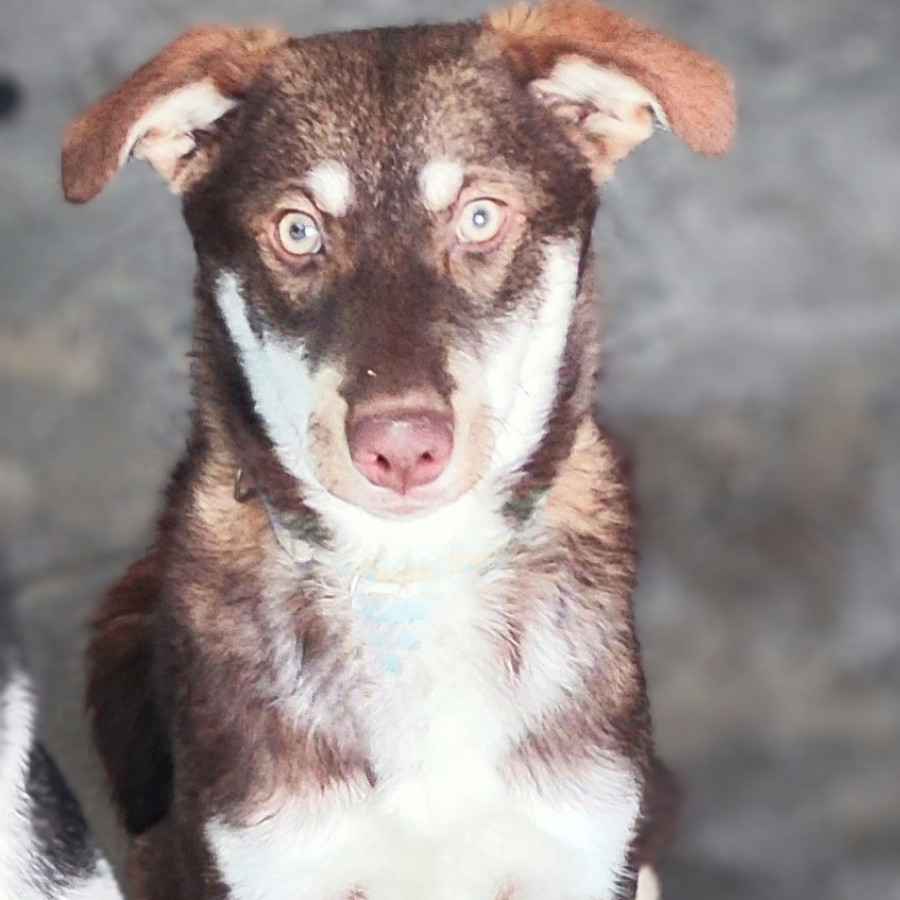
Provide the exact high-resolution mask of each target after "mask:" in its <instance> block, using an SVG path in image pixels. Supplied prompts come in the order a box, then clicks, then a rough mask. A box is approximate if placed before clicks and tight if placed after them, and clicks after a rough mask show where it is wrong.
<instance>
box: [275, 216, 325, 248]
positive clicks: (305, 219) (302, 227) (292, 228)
mask: <svg viewBox="0 0 900 900" xmlns="http://www.w3.org/2000/svg"><path fill="white" fill-rule="evenodd" d="M277 235H278V243H279V244H280V245H281V249H282V250H284V252H285V253H289V254H290V255H291V256H311V255H312V254H313V253H318V252H319V251H320V250H321V249H322V232H321V231H319V226H318V223H317V222H316V220H315V219H314V218H313V217H312V216H311V215H309V213H304V212H298V211H296V210H292V211H291V212H286V213H285V214H284V215H283V216H282V217H281V218H280V219H279V220H278V228H277Z"/></svg>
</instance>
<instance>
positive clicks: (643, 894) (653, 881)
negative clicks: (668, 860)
mask: <svg viewBox="0 0 900 900" xmlns="http://www.w3.org/2000/svg"><path fill="white" fill-rule="evenodd" d="M661 896H662V890H661V887H660V883H659V876H658V875H657V874H656V869H654V868H653V867H652V866H643V867H642V868H641V871H640V872H639V873H638V882H637V894H636V895H635V900H659V898H660V897H661Z"/></svg>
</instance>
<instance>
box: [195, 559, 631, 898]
mask: <svg viewBox="0 0 900 900" xmlns="http://www.w3.org/2000/svg"><path fill="white" fill-rule="evenodd" d="M344 586H345V588H346V593H344V594H342V595H339V596H337V597H336V598H334V599H333V601H332V602H333V603H334V604H335V605H336V606H338V607H340V608H342V609H343V611H344V613H346V615H347V619H346V626H347V634H346V641H347V643H348V645H349V647H350V648H351V652H350V654H349V658H352V659H353V660H354V661H353V663H352V664H350V665H349V666H345V667H343V668H342V674H341V677H342V678H345V679H348V681H347V682H345V684H344V686H343V687H341V688H340V690H341V692H342V696H343V697H344V698H345V699H346V702H347V706H346V707H345V708H343V709H341V710H340V712H339V715H342V716H343V715H346V716H352V717H353V718H354V719H355V720H356V721H357V722H358V723H359V727H361V729H362V731H363V740H364V741H365V744H366V750H367V754H368V762H369V765H370V767H371V774H372V775H373V776H374V777H373V778H372V782H373V783H372V784H369V783H368V782H357V783H354V784H345V785H342V786H341V787H339V788H336V789H333V790H326V791H323V792H321V793H319V794H317V795H316V796H315V797H314V798H312V799H310V798H309V797H303V798H299V797H294V796H291V795H290V794H283V795H281V796H278V797H276V798H274V799H273V803H272V806H271V807H270V808H267V809H265V810H260V811H259V814H258V815H257V816H255V817H254V819H253V821H252V822H249V823H247V824H246V825H244V826H242V827H231V826H227V825H225V824H224V823H223V822H222V821H213V822H211V823H209V824H208V825H207V829H206V834H207V839H208V840H209V843H210V847H211V850H212V852H213V856H214V858H215V859H216V862H217V864H218V867H219V869H220V871H221V874H222V878H223V880H224V882H225V884H226V885H227V886H228V887H229V889H230V892H231V896H232V897H233V898H234V900H250V898H254V900H256V898H259V900H270V898H271V900H289V898H290V900H293V898H296V897H298V896H302V897H304V898H309V900H347V898H350V897H365V898H367V900H407V898H408V900H413V898H416V900H420V898H421V897H423V896H429V897H434V898H439V897H446V898H447V900H498V898H501V897H505V896H515V897H516V898H517V900H530V898H532V897H534V898H535V900H536V898H538V897H540V898H541V900H548V898H552V897H559V898H576V897H577V898H581V897H587V896H591V897H597V898H607V897H610V896H611V894H610V893H609V891H611V889H612V886H613V885H614V883H615V880H616V878H617V877H618V874H619V872H620V871H621V866H622V864H623V860H624V850H625V847H626V846H627V843H628V841H629V839H630V836H631V833H632V827H633V823H634V818H635V815H636V812H637V796H636V793H635V785H634V780H633V776H632V774H631V772H630V770H629V767H628V766H627V765H624V761H621V760H607V761H599V760H598V761H597V763H596V764H593V763H592V764H591V766H589V767H586V768H585V770H584V771H582V772H579V773H577V774H575V775H574V776H573V777H570V778H569V781H568V783H566V784H561V785H559V786H557V787H555V788H554V791H553V794H554V796H552V797H549V796H544V795H542V792H541V791H540V790H536V789H535V786H534V785H533V784H532V783H530V782H529V781H528V779H526V780H524V781H523V780H522V779H521V777H520V778H519V779H518V780H517V778H516V777H515V776H513V775H512V774H511V770H510V768H509V765H508V760H509V755H510V753H511V751H512V749H513V748H514V747H515V746H516V745H517V743H518V742H519V741H520V740H521V739H522V738H523V736H524V735H525V734H526V733H527V731H528V727H529V723H533V722H534V721H536V720H538V719H539V717H540V712H541V709H546V708H553V707H554V706H555V705H557V704H559V703H560V702H563V699H564V696H565V694H566V692H567V690H569V689H570V688H571V686H572V685H571V683H570V682H567V679H566V678H564V677H562V678H561V677H560V674H561V673H564V672H565V669H566V666H565V665H564V663H563V657H564V656H565V649H564V644H563V643H562V641H561V640H560V638H559V635H557V634H554V633H553V630H552V628H547V629H545V630H544V631H543V632H540V631H539V632H538V633H537V634H531V635H530V636H529V639H528V640H527V641H525V645H524V647H523V648H522V650H523V659H522V667H521V670H520V671H519V672H518V673H516V674H515V675H514V674H513V673H512V672H511V671H510V669H509V666H508V665H507V664H506V663H505V662H504V655H503V652H502V650H503V640H504V638H503V635H504V629H505V628H506V627H507V625H508V621H507V612H506V611H505V608H504V605H503V602H502V599H501V594H502V592H501V591H500V590H499V589H498V583H497V581H496V580H487V579H484V578H483V577H480V576H478V574H477V573H476V572H475V571H471V570H466V569H463V570H461V571H455V572H440V573H438V576H437V577H433V578H429V577H422V578H415V579H407V580H405V581H402V582H400V581H391V580H387V579H379V578H375V577H371V576H368V577H367V576H359V577H349V578H348V579H347V580H346V581H345V582H344ZM342 604H343V606H341V605H342ZM292 677H293V678H294V682H293V683H295V684H297V685H298V686H299V688H298V696H297V698H296V702H295V703H294V704H293V706H292V708H293V710H294V712H295V714H297V715H306V716H308V717H311V718H313V719H316V718H317V717H318V715H319V710H318V709H317V707H316V702H317V697H318V696H320V695H321V693H322V689H323V687H324V686H323V685H307V686H306V687H309V688H311V690H306V688H305V687H304V677H303V666H302V665H301V666H300V668H299V670H298V671H297V672H294V673H293V674H292ZM283 683H284V684H289V683H291V678H289V677H286V678H284V680H283ZM526 697H527V700H526ZM329 709H331V710H332V714H333V710H334V700H333V698H332V700H331V701H330V706H329ZM323 724H324V725H325V727H327V725H328V723H327V722H325V723H323ZM611 798H612V801H613V802H612V803H610V802H609V800H610V799H611ZM560 873H567V874H566V875H565V876H563V875H561V874H560ZM513 888H515V891H514V892H513V891H512V889H513Z"/></svg>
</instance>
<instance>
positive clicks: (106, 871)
mask: <svg viewBox="0 0 900 900" xmlns="http://www.w3.org/2000/svg"><path fill="white" fill-rule="evenodd" d="M53 900H122V892H121V891H120V890H119V887H118V885H117V884H116V879H115V878H114V877H113V873H112V869H110V867H109V863H107V862H106V860H103V859H101V860H100V861H99V862H98V863H97V868H96V870H95V871H94V874H93V875H91V876H90V877H89V878H87V879H86V880H85V881H82V882H79V883H78V884H75V885H72V886H71V887H69V888H66V889H64V890H63V892H62V893H61V894H60V895H59V897H58V898H53Z"/></svg>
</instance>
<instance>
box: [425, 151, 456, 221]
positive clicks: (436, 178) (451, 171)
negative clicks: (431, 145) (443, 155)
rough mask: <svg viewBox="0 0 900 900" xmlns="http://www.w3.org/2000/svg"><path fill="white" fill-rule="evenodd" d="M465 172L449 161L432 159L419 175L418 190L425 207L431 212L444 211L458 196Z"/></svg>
mask: <svg viewBox="0 0 900 900" xmlns="http://www.w3.org/2000/svg"><path fill="white" fill-rule="evenodd" d="M464 177H465V172H464V171H463V167H462V166H461V165H460V164H459V163H458V162H454V161H453V160H450V159H433V160H431V162H429V163H428V164H427V165H425V166H424V168H423V169H422V171H421V173H420V174H419V189H420V190H421V191H422V199H423V200H424V201H425V206H427V207H428V209H430V210H431V211H432V212H440V211H441V210H444V209H446V208H447V207H448V206H450V204H451V203H453V201H454V200H456V198H457V197H458V196H459V192H460V190H462V186H463V178H464Z"/></svg>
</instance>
